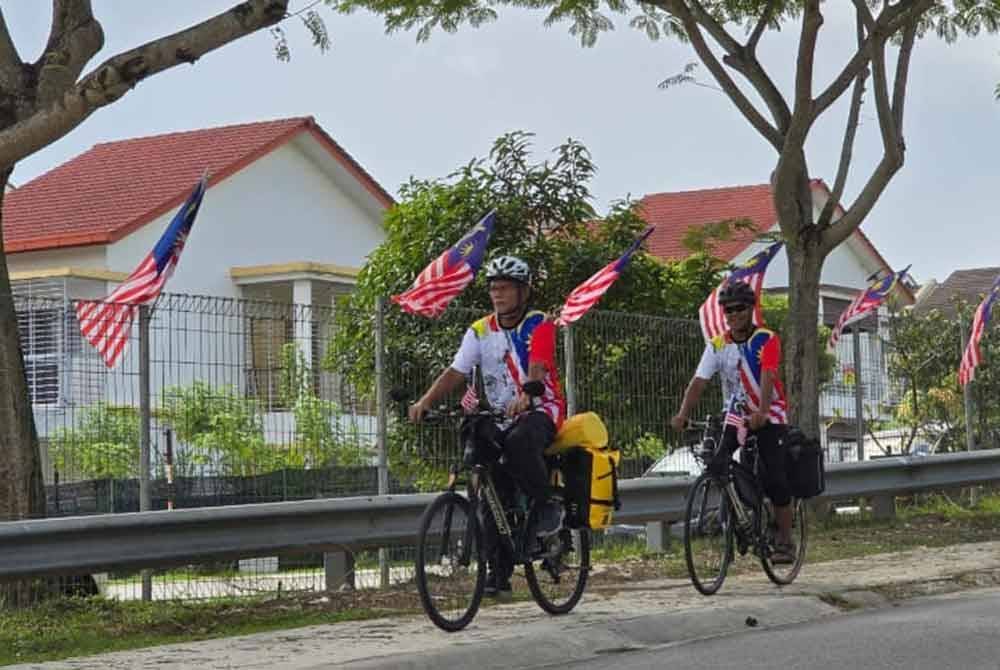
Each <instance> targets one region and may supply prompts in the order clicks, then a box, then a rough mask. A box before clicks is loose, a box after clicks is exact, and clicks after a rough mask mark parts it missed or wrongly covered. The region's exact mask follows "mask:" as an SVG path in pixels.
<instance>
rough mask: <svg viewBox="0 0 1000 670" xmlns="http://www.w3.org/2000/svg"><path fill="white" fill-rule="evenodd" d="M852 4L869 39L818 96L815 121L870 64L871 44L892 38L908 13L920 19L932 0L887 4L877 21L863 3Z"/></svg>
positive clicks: (905, 20)
mask: <svg viewBox="0 0 1000 670" xmlns="http://www.w3.org/2000/svg"><path fill="white" fill-rule="evenodd" d="M853 2H854V6H855V8H856V10H857V11H858V12H859V13H860V14H861V17H862V21H863V22H864V24H865V28H866V30H867V32H868V37H867V38H866V39H865V42H864V44H863V45H862V46H859V47H858V50H857V52H855V54H854V56H852V57H851V60H849V61H848V62H847V64H846V65H845V66H844V69H843V70H841V72H840V74H838V75H837V76H836V77H835V78H834V80H833V81H832V82H830V85H829V86H827V88H826V89H825V90H824V91H823V92H822V93H820V94H819V96H817V98H816V101H815V103H814V104H813V118H814V119H815V118H818V117H819V116H820V115H821V114H822V113H823V112H825V111H826V110H827V108H828V107H830V105H832V104H833V103H834V102H836V101H837V100H838V99H839V98H840V96H841V95H843V93H844V91H846V90H847V87H848V86H850V85H851V82H852V81H854V80H855V79H856V78H857V76H858V72H860V71H861V70H862V69H863V68H865V67H867V66H868V63H869V62H870V61H871V53H870V49H871V44H872V42H873V41H874V40H875V39H876V38H877V37H881V38H884V39H889V38H891V37H892V36H893V35H895V34H896V33H897V32H899V30H900V29H902V28H903V26H904V25H907V24H909V23H910V14H911V13H912V14H913V15H914V16H915V17H920V16H922V15H923V14H925V13H926V12H927V10H928V9H929V8H930V7H931V5H933V4H934V3H933V0H915V2H911V3H905V2H901V3H897V4H895V5H886V6H885V7H883V9H882V12H881V13H880V14H879V17H878V20H875V19H874V18H873V17H872V14H871V11H869V9H868V6H867V4H865V0H853Z"/></svg>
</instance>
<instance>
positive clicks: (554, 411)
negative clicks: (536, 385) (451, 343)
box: [451, 310, 566, 428]
mask: <svg viewBox="0 0 1000 670" xmlns="http://www.w3.org/2000/svg"><path fill="white" fill-rule="evenodd" d="M532 363H541V364H543V365H544V366H545V378H544V379H543V380H542V383H543V385H544V387H545V391H544V393H543V394H542V396H541V397H540V398H539V399H538V400H537V402H536V405H535V409H536V410H540V411H542V412H545V413H546V414H547V415H548V416H549V418H551V419H552V422H553V423H554V424H555V425H556V428H558V427H559V426H561V425H562V422H563V419H564V418H565V415H566V402H565V400H563V395H562V390H561V388H560V386H559V374H558V372H557V368H556V328H555V324H553V323H552V321H551V320H549V318H548V317H547V316H546V315H545V313H544V312H540V311H538V310H530V311H528V312H527V313H526V314H525V315H524V318H523V319H521V322H520V323H519V324H518V325H517V326H515V327H513V328H503V327H501V326H500V323H499V321H497V317H496V314H490V315H489V316H484V317H483V318H481V319H479V320H478V321H476V322H475V323H473V324H472V325H471V326H469V329H468V330H467V331H465V336H464V337H463V338H462V344H461V346H460V347H459V349H458V352H457V353H456V354H455V359H454V360H453V361H452V363H451V368H452V369H453V370H455V371H457V372H461V373H462V374H464V375H468V374H469V373H471V372H472V368H473V367H474V366H476V365H478V366H479V368H480V370H481V371H482V375H483V386H484V388H485V392H486V400H487V401H488V402H489V404H490V406H491V407H493V408H495V409H499V410H503V409H506V407H507V406H508V405H509V404H510V403H511V402H512V401H513V400H514V399H515V398H517V395H518V393H519V392H520V391H521V389H522V387H523V385H524V383H525V382H527V381H528V368H529V366H530V365H531V364H532Z"/></svg>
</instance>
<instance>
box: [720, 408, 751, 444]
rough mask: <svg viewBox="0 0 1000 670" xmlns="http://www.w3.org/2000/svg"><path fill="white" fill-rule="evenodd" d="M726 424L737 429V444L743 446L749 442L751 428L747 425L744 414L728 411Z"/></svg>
mask: <svg viewBox="0 0 1000 670" xmlns="http://www.w3.org/2000/svg"><path fill="white" fill-rule="evenodd" d="M724 425H726V426H732V427H733V428H735V429H736V444H738V445H740V446H741V447H742V446H743V445H744V444H746V443H747V434H748V433H749V431H750V429H749V427H748V426H747V419H746V418H745V417H744V416H742V415H741V414H739V413H737V412H733V411H729V412H726V420H725V422H724Z"/></svg>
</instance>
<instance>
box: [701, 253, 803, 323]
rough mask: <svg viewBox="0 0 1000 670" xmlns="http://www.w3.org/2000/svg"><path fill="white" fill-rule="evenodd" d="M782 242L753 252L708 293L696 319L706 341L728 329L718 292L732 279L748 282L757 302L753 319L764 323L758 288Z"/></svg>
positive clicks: (761, 284) (755, 321) (762, 283)
mask: <svg viewBox="0 0 1000 670" xmlns="http://www.w3.org/2000/svg"><path fill="white" fill-rule="evenodd" d="M783 245H784V242H775V243H774V244H772V245H771V246H769V247H767V248H766V249H764V250H762V251H760V252H759V253H757V254H754V256H752V257H751V258H750V260H748V261H747V262H746V263H744V264H743V265H741V266H740V267H738V268H736V269H735V270H733V271H732V272H731V273H730V274H729V276H728V277H726V278H725V279H724V280H722V283H721V284H719V285H718V286H716V287H715V290H714V291H712V292H711V293H709V294H708V298H707V299H706V300H705V302H704V303H702V305H701V307H700V308H699V309H698V320H699V321H700V322H701V332H702V335H704V336H705V340H706V341H709V342H710V341H711V340H712V339H714V338H716V337H718V336H719V335H722V334H723V333H725V332H726V330H728V326H727V325H726V314H725V312H724V311H723V309H722V305H720V304H719V292H720V291H721V290H722V289H723V288H724V287H725V286H726V284H728V283H729V282H733V281H742V282H746V283H747V284H750V286H751V288H753V291H754V293H755V294H756V295H757V304H756V305H754V310H753V319H754V323H756V324H757V325H758V326H762V325H764V315H763V313H762V312H761V309H760V290H761V287H762V286H763V285H764V273H765V272H766V271H767V266H768V264H770V262H771V259H773V258H774V256H775V254H777V253H778V251H780V250H781V247H782V246H783Z"/></svg>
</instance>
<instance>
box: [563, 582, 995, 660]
mask: <svg viewBox="0 0 1000 670" xmlns="http://www.w3.org/2000/svg"><path fill="white" fill-rule="evenodd" d="M998 614H1000V589H989V590H982V591H975V592H965V593H962V594H953V595H950V596H942V597H935V598H926V599H921V600H915V601H910V602H908V603H906V604H903V605H901V606H899V607H891V608H888V609H882V610H872V611H865V612H859V613H857V614H851V615H847V616H840V617H833V618H828V619H823V620H818V621H812V622H809V623H804V624H797V625H790V626H786V627H779V628H772V629H767V628H751V627H748V628H747V632H746V633H743V634H739V635H726V636H720V637H713V638H709V639H701V640H689V641H684V642H677V643H673V644H670V645H665V646H662V647H659V648H651V649H640V650H632V651H623V652H621V653H614V654H612V655H605V656H603V657H602V658H597V659H594V660H591V661H586V662H582V663H581V662H576V663H571V664H566V665H563V666H556V667H566V668H570V667H572V668H574V670H589V669H594V670H597V669H599V668H600V669H602V670H606V669H607V668H609V667H612V668H614V669H615V670H641V669H644V668H656V669H657V670H659V669H661V668H671V669H672V670H680V669H687V668H691V669H700V668H705V669H706V670H709V669H711V670H717V669H724V668H741V669H742V670H754V669H756V668H760V669H762V670H763V669H767V670H773V669H774V668H782V669H789V670H791V669H795V668H808V669H809V670H845V669H848V668H849V669H850V670H868V669H872V670H874V669H875V668H878V669H879V670H892V669H895V668H900V669H905V670H920V669H923V668H926V669H927V670H948V669H950V668H954V669H955V670H1000V616H998ZM549 667H552V666H549Z"/></svg>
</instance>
